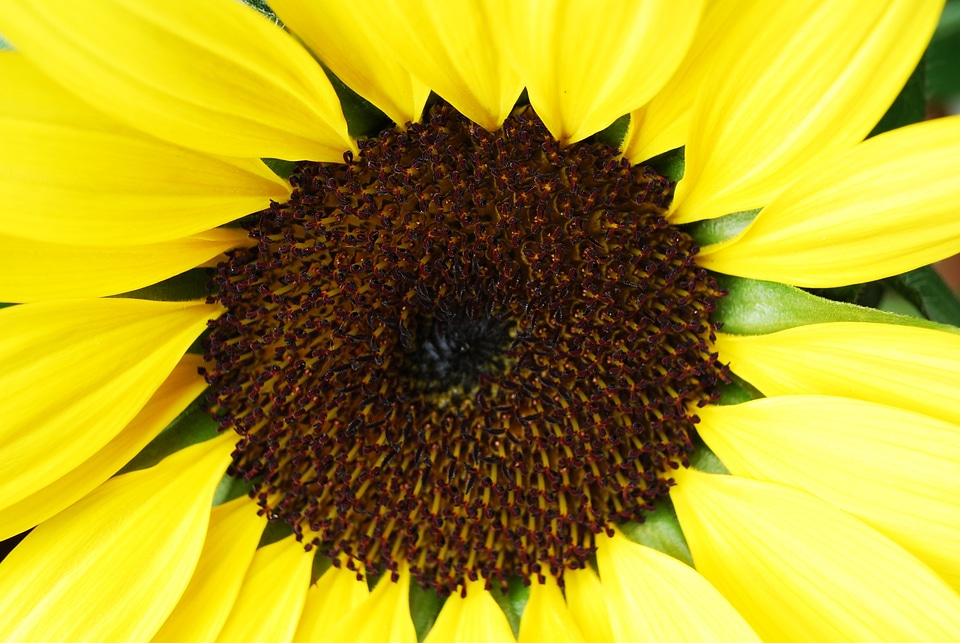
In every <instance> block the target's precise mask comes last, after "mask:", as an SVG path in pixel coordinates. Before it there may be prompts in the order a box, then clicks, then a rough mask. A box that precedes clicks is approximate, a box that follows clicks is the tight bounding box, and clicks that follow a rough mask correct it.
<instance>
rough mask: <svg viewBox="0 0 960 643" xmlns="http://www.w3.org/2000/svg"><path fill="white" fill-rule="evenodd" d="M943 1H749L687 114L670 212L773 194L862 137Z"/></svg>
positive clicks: (697, 213)
mask: <svg viewBox="0 0 960 643" xmlns="http://www.w3.org/2000/svg"><path fill="white" fill-rule="evenodd" d="M942 6H943V2H942V0H891V1H889V2H862V1H860V0H835V1H833V2H820V1H819V0H796V1H794V2H761V3H756V4H754V5H750V6H747V7H745V10H744V11H743V12H742V13H741V14H740V16H739V17H738V19H737V22H736V25H735V26H733V27H732V28H731V30H730V31H729V33H728V34H727V36H726V38H728V39H729V41H730V43H736V44H737V45H739V46H731V47H729V48H722V49H720V50H718V51H716V52H714V54H713V61H712V65H713V71H712V72H711V73H709V74H708V78H707V79H706V81H705V82H704V84H703V88H702V90H701V92H700V94H699V98H698V101H697V103H696V105H695V107H694V112H693V114H692V116H691V119H692V121H691V123H692V124H691V129H690V137H689V141H688V144H687V150H686V170H685V174H684V178H683V180H682V181H681V182H680V184H679V185H678V186H677V194H676V198H675V199H674V206H673V207H674V213H673V219H672V220H673V221H674V222H676V223H686V222H689V221H696V220H700V219H710V218H714V217H718V216H722V215H724V214H728V213H730V212H741V211H745V210H753V209H756V208H758V207H762V206H764V205H766V204H767V203H769V202H770V201H771V200H772V199H773V198H774V197H775V196H776V195H777V194H778V193H779V192H781V191H782V190H783V189H784V188H786V187H787V186H788V185H790V184H791V183H792V182H793V181H794V180H796V179H798V178H799V177H800V176H802V175H803V174H805V173H806V172H808V171H812V170H813V169H814V168H819V167H820V166H821V165H822V164H823V162H824V161H825V160H826V159H830V158H832V157H834V156H835V155H836V154H838V153H840V152H843V151H845V150H847V149H849V148H851V147H853V146H854V145H856V144H857V143H859V142H860V141H861V140H863V139H864V137H866V135H867V134H868V133H869V132H870V130H871V129H872V128H873V126H874V125H876V123H877V121H879V120H880V117H881V116H883V113H884V112H885V111H886V109H887V107H889V105H890V103H892V102H893V99H894V98H895V97H896V95H897V92H899V91H900V88H901V87H903V84H904V83H905V82H906V80H907V78H908V77H909V76H910V73H911V72H912V71H913V69H914V67H915V66H916V64H917V62H918V61H919V60H920V56H921V55H922V54H923V50H924V48H925V47H926V45H927V41H928V40H929V39H930V36H931V35H932V34H933V30H934V27H935V26H936V24H937V18H938V17H939V15H940V9H941V8H942Z"/></svg>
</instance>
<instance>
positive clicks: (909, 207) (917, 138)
mask: <svg viewBox="0 0 960 643" xmlns="http://www.w3.org/2000/svg"><path fill="white" fill-rule="evenodd" d="M958 152H960V116H953V117H949V118H941V119H937V120H933V121H926V122H924V123H918V124H916V125H911V126H909V127H904V128H901V129H897V130H893V131H891V132H886V133H884V134H881V135H879V136H876V137H874V138H872V139H870V140H868V141H865V142H864V143H862V144H861V145H859V146H857V147H856V148H855V149H853V150H850V151H848V152H846V153H844V154H841V155H839V156H837V157H835V158H832V159H830V160H827V161H824V162H822V163H821V164H820V165H819V166H818V167H817V168H815V169H813V170H811V171H810V172H809V173H807V174H805V175H803V176H802V177H801V178H800V179H799V180H798V181H797V182H796V183H795V184H794V185H793V186H792V187H790V188H789V189H788V190H787V191H785V192H784V193H782V194H781V195H780V196H779V197H778V198H777V199H775V200H774V201H773V202H772V203H770V205H768V206H767V207H766V208H764V209H763V210H762V211H761V212H760V214H758V215H757V218H756V219H754V221H753V223H752V224H751V225H750V226H748V227H747V228H746V230H744V231H743V233H741V234H740V235H739V236H737V237H734V238H733V239H731V240H730V241H727V242H724V243H720V244H716V245H715V246H708V247H707V248H705V249H704V250H703V252H702V253H701V254H700V255H699V256H698V257H697V262H698V263H699V264H701V265H703V266H705V267H708V268H711V269H713V270H717V271H720V272H724V273H727V274H731V275H736V276H738V277H750V278H753V279H765V280H768V281H781V282H785V283H789V284H793V285H796V286H809V287H832V286H841V285H847V284H855V283H861V282H865V281H871V280H874V279H880V278H883V277H889V276H890V275H894V274H898V273H901V272H905V271H907V270H910V269H913V268H917V267H919V266H923V265H926V264H929V263H932V262H934V261H937V260H939V259H943V258H945V257H948V256H951V255H953V254H954V253H956V252H958V251H960V217H957V216H956V204H957V202H958V201H960V173H958V172H957V171H956V159H957V154H958Z"/></svg>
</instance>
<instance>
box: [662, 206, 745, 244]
mask: <svg viewBox="0 0 960 643" xmlns="http://www.w3.org/2000/svg"><path fill="white" fill-rule="evenodd" d="M759 212H760V210H759V208H758V209H756V210H745V211H743V212H733V213H731V214H726V215H724V216H722V217H717V218H715V219H704V220H703V221H695V222H693V223H688V224H686V225H684V226H681V227H682V228H683V231H684V232H686V233H687V234H689V235H690V237H691V238H692V239H693V240H694V241H696V242H697V245H698V246H700V247H701V248H705V247H706V246H711V245H713V244H715V243H720V242H721V241H726V240H727V239H732V238H733V237H735V236H737V235H738V234H740V232H742V231H743V229H744V228H746V227H747V226H748V225H749V224H750V222H751V221H753V220H754V219H756V218H757V213H759Z"/></svg>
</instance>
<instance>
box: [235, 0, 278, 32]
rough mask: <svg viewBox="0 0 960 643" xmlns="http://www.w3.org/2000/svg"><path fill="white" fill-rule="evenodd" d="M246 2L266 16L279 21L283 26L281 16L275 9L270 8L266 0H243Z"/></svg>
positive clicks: (276, 21)
mask: <svg viewBox="0 0 960 643" xmlns="http://www.w3.org/2000/svg"><path fill="white" fill-rule="evenodd" d="M241 1H242V2H243V3H244V4H248V5H250V6H251V7H253V8H254V9H256V10H257V11H259V12H260V13H262V14H263V15H264V16H266V17H267V18H269V19H270V20H272V21H273V22H275V23H277V24H278V25H279V26H281V27H283V23H282V22H280V18H278V17H277V14H275V13H274V12H273V9H271V8H270V5H268V4H267V3H266V2H265V1H264V0H241Z"/></svg>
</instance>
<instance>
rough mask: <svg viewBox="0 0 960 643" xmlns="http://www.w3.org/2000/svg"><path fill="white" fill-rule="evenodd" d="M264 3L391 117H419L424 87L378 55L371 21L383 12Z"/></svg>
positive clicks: (355, 6)
mask: <svg viewBox="0 0 960 643" xmlns="http://www.w3.org/2000/svg"><path fill="white" fill-rule="evenodd" d="M443 6H446V5H443ZM270 8H271V9H273V10H274V11H276V12H277V16H279V18H280V19H281V20H283V22H284V24H285V25H286V26H287V28H288V29H291V30H293V32H294V33H296V34H297V35H298V36H299V37H300V38H301V39H302V40H303V42H305V43H306V44H307V46H308V47H310V49H312V50H313V52H314V53H315V54H316V55H317V57H318V58H319V59H320V60H322V61H323V64H325V65H326V66H327V67H329V68H330V70H331V71H332V72H333V73H334V74H336V75H337V78H339V79H340V80H342V81H343V82H344V83H346V84H347V85H348V86H349V87H350V88H351V89H352V90H353V91H355V92H357V93H358V94H360V95H361V96H363V97H364V98H366V99H367V100H368V101H370V102H371V103H373V104H374V105H376V106H377V107H378V108H380V110H381V111H383V113H385V114H386V115H387V116H389V117H390V118H391V119H392V120H393V121H394V122H396V123H399V124H400V125H403V124H404V123H407V122H410V121H413V122H416V121H418V120H420V114H422V113H423V106H424V105H425V104H426V102H427V97H428V96H429V95H430V88H429V87H427V86H426V85H424V84H423V83H421V82H420V81H418V80H416V79H414V78H413V77H412V76H411V75H410V73H409V72H408V71H407V70H406V69H405V68H404V67H403V65H401V64H400V62H399V61H398V60H397V59H395V58H393V57H392V56H384V55H383V44H382V40H381V38H380V32H379V30H378V28H377V27H378V25H381V24H384V17H383V16H382V15H381V14H380V13H379V9H378V8H377V7H376V6H375V5H374V4H371V3H366V2H337V1H329V0H328V1H326V2H323V1H319V0H315V1H314V2H302V1H300V0H273V1H272V2H271V3H270ZM386 26H387V27H390V28H391V29H392V28H393V27H395V25H390V24H387V25H386Z"/></svg>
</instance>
